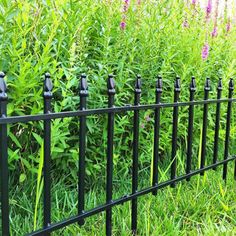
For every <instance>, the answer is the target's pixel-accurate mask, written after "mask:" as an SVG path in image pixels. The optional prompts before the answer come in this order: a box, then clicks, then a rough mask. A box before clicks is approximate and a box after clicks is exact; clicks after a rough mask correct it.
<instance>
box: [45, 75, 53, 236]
mask: <svg viewBox="0 0 236 236" xmlns="http://www.w3.org/2000/svg"><path fill="white" fill-rule="evenodd" d="M52 89H53V85H52V81H51V79H50V74H49V73H46V74H45V80H44V93H43V98H44V114H48V113H50V112H51V101H52V97H53V95H52ZM43 127H44V128H43V130H44V168H43V174H44V195H43V203H44V227H45V228H46V227H48V226H49V225H50V223H51V177H50V170H51V165H50V162H51V120H45V121H44V123H43ZM46 235H47V236H48V235H50V233H47V234H46Z"/></svg>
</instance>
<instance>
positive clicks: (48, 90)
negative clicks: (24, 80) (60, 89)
mask: <svg viewBox="0 0 236 236" xmlns="http://www.w3.org/2000/svg"><path fill="white" fill-rule="evenodd" d="M52 89H53V84H52V81H51V75H50V74H49V73H46V74H45V80H44V93H43V96H44V98H52Z"/></svg>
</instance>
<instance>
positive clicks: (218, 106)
mask: <svg viewBox="0 0 236 236" xmlns="http://www.w3.org/2000/svg"><path fill="white" fill-rule="evenodd" d="M222 89H223V86H222V78H220V79H219V82H218V87H217V100H220V99H221V94H222ZM220 107H221V103H220V102H219V103H217V104H216V120H215V137H214V153H213V164H216V162H217V159H218V144H219V131H220ZM213 170H216V167H213Z"/></svg>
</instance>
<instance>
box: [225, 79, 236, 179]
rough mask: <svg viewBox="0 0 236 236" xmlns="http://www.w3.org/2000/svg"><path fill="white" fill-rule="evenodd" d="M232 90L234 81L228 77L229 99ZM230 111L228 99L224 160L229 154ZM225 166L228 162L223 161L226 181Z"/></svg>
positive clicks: (230, 105)
mask: <svg viewBox="0 0 236 236" xmlns="http://www.w3.org/2000/svg"><path fill="white" fill-rule="evenodd" d="M233 92H234V82H233V79H230V81H229V96H228V98H229V99H231V98H232V97H233ZM231 113H232V101H229V102H228V107H227V120H226V133H225V151H224V160H226V159H227V158H228V156H229V138H230V119H231ZM227 167H228V163H227V162H225V163H224V166H223V179H224V180H225V181H226V178H227Z"/></svg>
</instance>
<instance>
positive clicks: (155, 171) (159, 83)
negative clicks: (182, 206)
mask: <svg viewBox="0 0 236 236" xmlns="http://www.w3.org/2000/svg"><path fill="white" fill-rule="evenodd" d="M161 94H162V78H161V77H160V76H158V78H157V82H156V104H160V102H161ZM159 136H160V107H157V108H156V109H155V114H154V148H153V149H154V150H153V168H152V169H153V177H152V186H157V184H158V163H159V153H158V152H159ZM152 194H153V195H157V189H156V190H154V191H153V192H152Z"/></svg>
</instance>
